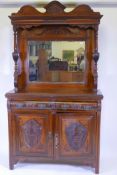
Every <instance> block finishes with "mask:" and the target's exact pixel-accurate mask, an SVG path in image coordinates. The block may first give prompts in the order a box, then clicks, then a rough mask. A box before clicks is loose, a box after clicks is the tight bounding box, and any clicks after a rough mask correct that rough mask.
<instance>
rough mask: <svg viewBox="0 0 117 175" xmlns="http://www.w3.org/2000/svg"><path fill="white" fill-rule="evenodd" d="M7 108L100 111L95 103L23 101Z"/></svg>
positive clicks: (12, 103)
mask: <svg viewBox="0 0 117 175" xmlns="http://www.w3.org/2000/svg"><path fill="white" fill-rule="evenodd" d="M8 107H9V108H15V109H31V110H84V111H92V110H93V111H94V110H100V106H99V105H98V104H97V103H96V102H87V103H86V102H37V101H23V102H10V103H9V104H8Z"/></svg>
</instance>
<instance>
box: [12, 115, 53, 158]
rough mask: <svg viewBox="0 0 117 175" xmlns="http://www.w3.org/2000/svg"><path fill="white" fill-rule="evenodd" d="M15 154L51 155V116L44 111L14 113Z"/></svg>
mask: <svg viewBox="0 0 117 175" xmlns="http://www.w3.org/2000/svg"><path fill="white" fill-rule="evenodd" d="M15 122H16V125H15V126H16V135H15V137H16V138H15V140H16V144H15V145H16V148H15V149H16V152H17V155H32V156H35V155H36V156H37V155H38V156H40V157H51V156H52V155H53V141H52V125H51V123H52V116H51V115H49V114H46V113H32V114H31V113H29V112H28V113H24V114H16V115H15Z"/></svg>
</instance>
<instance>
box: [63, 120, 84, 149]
mask: <svg viewBox="0 0 117 175" xmlns="http://www.w3.org/2000/svg"><path fill="white" fill-rule="evenodd" d="M65 133H66V138H67V141H68V144H69V146H70V147H71V148H72V149H73V150H75V151H78V150H79V149H80V148H81V147H82V146H83V145H84V143H85V141H86V137H87V128H86V127H85V126H84V125H82V124H81V123H79V122H77V123H71V124H70V125H69V126H68V127H67V128H66V129H65Z"/></svg>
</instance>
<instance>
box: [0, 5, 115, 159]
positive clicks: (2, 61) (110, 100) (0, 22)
mask: <svg viewBox="0 0 117 175" xmlns="http://www.w3.org/2000/svg"><path fill="white" fill-rule="evenodd" d="M17 10H18V9H15V8H0V161H1V160H2V158H3V157H2V156H1V155H4V154H5V153H8V135H7V133H8V132H7V130H8V127H7V107H6V99H5V97H4V95H5V93H6V92H7V91H9V90H11V89H13V68H14V67H13V61H12V56H11V54H12V51H13V32H12V26H11V24H10V19H9V18H8V15H10V14H11V13H12V12H16V11H17ZM94 10H95V11H100V12H101V14H103V15H104V16H103V18H102V20H101V24H100V27H99V52H100V60H99V62H98V75H99V79H98V88H99V89H100V90H101V91H102V93H103V95H104V99H103V102H102V121H101V147H100V148H101V157H103V156H105V155H106V156H108V155H111V156H117V151H116V149H117V136H116V133H117V111H116V107H117V106H116V105H117V102H116V100H117V8H97V9H96V8H94Z"/></svg>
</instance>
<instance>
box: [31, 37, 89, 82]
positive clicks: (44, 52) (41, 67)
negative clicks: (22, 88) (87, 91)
mask: <svg viewBox="0 0 117 175" xmlns="http://www.w3.org/2000/svg"><path fill="white" fill-rule="evenodd" d="M28 66H29V81H30V82H35V81H36V82H80V83H82V82H83V81H84V71H85V66H86V54H85V41H34V40H30V41H28Z"/></svg>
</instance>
